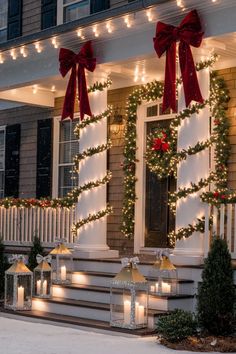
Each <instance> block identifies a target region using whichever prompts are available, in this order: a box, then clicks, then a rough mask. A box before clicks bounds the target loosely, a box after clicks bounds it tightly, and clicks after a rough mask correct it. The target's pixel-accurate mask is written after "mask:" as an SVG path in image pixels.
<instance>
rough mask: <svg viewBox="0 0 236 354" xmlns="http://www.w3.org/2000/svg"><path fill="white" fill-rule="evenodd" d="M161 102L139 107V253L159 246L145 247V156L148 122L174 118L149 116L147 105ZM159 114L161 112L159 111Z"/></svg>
mask: <svg viewBox="0 0 236 354" xmlns="http://www.w3.org/2000/svg"><path fill="white" fill-rule="evenodd" d="M158 103H160V100H156V101H152V102H149V103H147V102H143V103H142V104H141V105H139V106H138V109H137V125H136V130H137V138H136V139H137V140H136V144H137V147H138V148H137V150H136V159H137V161H138V162H137V163H136V178H137V182H136V186H135V194H136V195H137V196H138V198H137V199H136V202H135V215H134V252H135V253H139V252H141V251H143V250H144V249H145V250H147V251H151V252H154V251H157V250H158V249H159V248H150V247H145V232H144V231H145V189H146V173H145V171H146V164H145V160H144V158H143V156H144V153H145V148H146V128H147V123H148V122H154V121H157V120H160V121H161V120H166V119H173V117H174V115H173V114H165V115H157V116H153V117H147V114H146V113H147V107H151V106H154V105H155V104H158ZM158 114H159V112H158Z"/></svg>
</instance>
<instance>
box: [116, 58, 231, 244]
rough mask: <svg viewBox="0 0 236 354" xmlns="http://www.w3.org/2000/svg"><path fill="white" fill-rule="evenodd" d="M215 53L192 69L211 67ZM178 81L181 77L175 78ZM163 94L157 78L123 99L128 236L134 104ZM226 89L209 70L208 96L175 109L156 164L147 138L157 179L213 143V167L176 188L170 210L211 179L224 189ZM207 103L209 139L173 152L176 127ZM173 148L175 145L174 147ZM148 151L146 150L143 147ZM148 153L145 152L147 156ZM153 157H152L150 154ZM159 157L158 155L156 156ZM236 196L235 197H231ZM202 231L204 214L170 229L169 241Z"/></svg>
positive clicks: (130, 229)
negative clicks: (210, 122) (210, 124)
mask: <svg viewBox="0 0 236 354" xmlns="http://www.w3.org/2000/svg"><path fill="white" fill-rule="evenodd" d="M216 60H217V56H216V55H213V56H212V57H211V58H210V59H207V60H206V61H202V62H200V63H198V64H196V70H197V71H200V70H203V69H205V68H208V67H211V66H212V65H213V64H214V63H215V61H216ZM177 83H178V84H180V83H181V78H180V79H178V80H177ZM162 95H163V84H162V83H160V82H157V81H154V82H151V83H148V84H147V85H143V86H141V87H140V88H139V89H136V90H135V91H134V92H133V93H132V94H131V95H130V96H129V99H128V102H127V126H126V130H125V148H124V163H123V169H124V175H125V177H124V185H125V198H124V203H123V221H122V232H123V233H124V235H125V236H126V237H128V238H132V237H133V235H134V207H135V200H136V198H137V196H136V194H135V183H136V177H135V165H136V162H137V161H136V149H137V146H136V120H137V107H138V105H140V104H141V103H142V101H148V102H150V101H155V100H157V99H160V98H161V97H162ZM228 99H229V96H228V90H227V88H226V85H225V82H224V80H223V79H221V78H219V77H218V76H217V75H216V73H211V88H210V97H209V99H207V100H205V101H204V102H203V103H196V104H193V105H191V106H190V107H189V108H185V109H184V110H183V111H181V112H179V113H178V114H177V115H176V117H175V118H174V119H173V120H172V121H171V124H170V128H169V129H170V131H171V134H170V135H169V136H168V137H167V138H166V139H167V141H168V145H169V147H168V149H166V151H165V152H163V153H161V154H159V155H158V154H157V156H158V163H157V160H155V156H154V154H153V150H155V149H153V148H152V147H151V145H150V144H152V143H151V138H150V139H149V140H148V144H149V147H150V149H149V152H147V154H146V160H147V166H148V167H149V168H150V170H151V171H152V172H154V173H156V174H157V176H158V177H159V178H163V177H167V176H168V175H174V176H176V172H177V166H178V164H179V163H180V162H181V161H182V160H185V159H186V158H187V157H188V156H189V155H194V154H197V153H199V152H200V151H203V150H204V149H206V148H208V147H213V146H214V160H215V168H214V171H211V172H210V174H209V176H208V177H207V178H205V179H201V180H200V181H199V182H198V183H196V184H194V183H191V185H190V186H189V188H187V187H186V188H183V189H179V190H178V191H176V192H175V193H172V194H170V195H169V204H170V207H171V209H172V211H175V208H176V202H177V201H178V200H179V199H180V198H185V197H187V196H188V195H189V194H192V193H196V192H198V191H200V190H201V189H202V188H205V187H207V186H208V185H210V183H212V182H214V184H215V187H216V189H218V190H219V191H224V190H225V188H226V184H227V161H228V157H229V152H230V145H229V139H228V129H229V126H228V120H227V118H226V113H225V104H226V102H227V101H228ZM207 105H210V108H211V116H212V118H213V122H214V125H213V132H212V135H211V137H210V138H209V139H207V140H206V141H205V142H198V143H197V144H196V145H195V146H194V147H188V148H187V149H184V150H181V151H178V152H177V151H176V146H177V138H178V129H179V126H180V125H181V122H182V121H183V120H184V119H189V118H191V116H192V115H193V114H194V113H199V112H200V110H201V109H203V108H204V107H206V106H207ZM174 147H175V148H174ZM147 150H148V149H147ZM148 154H149V155H148ZM153 156H154V157H153ZM160 156H161V158H159V157H160ZM210 193H211V192H208V193H202V195H201V198H202V200H203V201H207V200H211V199H212V194H210ZM235 197H236V196H235ZM203 230H204V216H203V217H202V218H199V219H197V222H196V223H195V224H193V225H188V226H187V227H185V228H181V229H179V230H177V231H176V232H174V231H173V232H171V233H170V234H169V235H168V236H169V240H170V243H171V244H174V242H175V240H176V239H181V238H182V237H189V236H191V235H192V233H193V232H194V231H199V232H203Z"/></svg>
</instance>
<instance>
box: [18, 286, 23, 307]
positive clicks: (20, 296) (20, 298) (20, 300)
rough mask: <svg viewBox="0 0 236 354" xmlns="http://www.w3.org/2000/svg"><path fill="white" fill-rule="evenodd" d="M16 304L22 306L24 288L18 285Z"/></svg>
mask: <svg viewBox="0 0 236 354" xmlns="http://www.w3.org/2000/svg"><path fill="white" fill-rule="evenodd" d="M17 306H18V307H21V308H23V307H24V288H23V286H19V287H18V292H17Z"/></svg>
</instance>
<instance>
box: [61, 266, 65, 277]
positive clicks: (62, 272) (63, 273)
mask: <svg viewBox="0 0 236 354" xmlns="http://www.w3.org/2000/svg"><path fill="white" fill-rule="evenodd" d="M61 280H66V266H62V267H61Z"/></svg>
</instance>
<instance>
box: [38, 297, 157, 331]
mask: <svg viewBox="0 0 236 354" xmlns="http://www.w3.org/2000/svg"><path fill="white" fill-rule="evenodd" d="M32 310H36V311H41V312H49V313H54V314H58V315H66V316H73V317H80V318H85V319H90V320H99V321H104V322H108V323H109V322H110V311H106V310H96V309H90V308H83V307H79V306H70V305H64V304H55V303H50V302H45V301H40V300H38V299H37V300H35V299H33V301H32ZM155 322H156V318H154V316H148V328H151V329H152V328H154V326H155Z"/></svg>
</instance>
